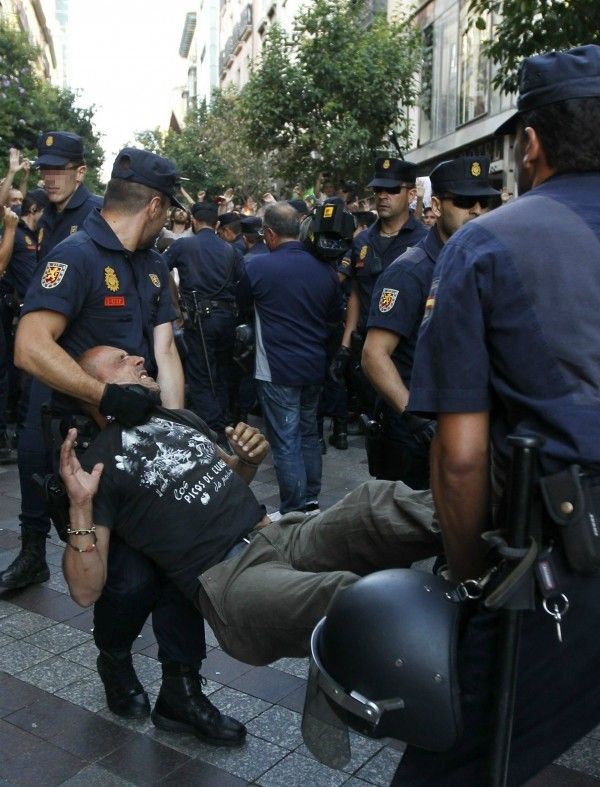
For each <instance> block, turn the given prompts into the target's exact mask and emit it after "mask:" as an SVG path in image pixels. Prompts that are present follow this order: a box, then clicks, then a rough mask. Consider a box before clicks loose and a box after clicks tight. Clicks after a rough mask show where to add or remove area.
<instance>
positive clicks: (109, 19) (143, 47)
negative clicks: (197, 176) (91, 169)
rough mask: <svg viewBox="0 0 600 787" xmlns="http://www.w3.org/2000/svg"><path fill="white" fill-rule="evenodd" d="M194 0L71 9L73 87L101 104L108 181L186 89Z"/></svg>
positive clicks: (84, 100) (133, 0)
mask: <svg viewBox="0 0 600 787" xmlns="http://www.w3.org/2000/svg"><path fill="white" fill-rule="evenodd" d="M194 5H195V4H194V3H193V2H191V0H168V2H166V3H164V2H159V0H103V2H102V3H93V2H89V0H76V2H71V3H70V4H69V23H68V43H67V48H68V63H67V72H68V82H69V86H70V87H71V88H72V89H73V90H78V89H79V90H81V91H82V95H81V99H80V103H81V104H82V105H87V106H89V105H90V104H95V105H96V115H95V117H96V128H97V129H98V131H99V132H100V133H101V134H102V145H103V148H104V151H105V153H106V161H105V166H104V170H103V175H104V177H105V178H107V179H108V176H109V174H110V169H111V166H112V161H113V160H114V158H115V156H116V154H117V153H118V151H119V150H120V148H121V147H123V146H124V145H125V144H126V143H128V142H133V141H134V133H135V132H136V131H141V130H144V129H147V128H155V127H156V126H161V127H163V128H164V127H166V126H167V124H168V121H169V117H170V112H171V108H172V107H173V106H174V96H175V95H176V93H177V90H174V89H176V88H179V89H181V85H183V84H184V83H185V79H186V74H185V69H186V67H185V64H184V61H183V60H182V58H180V57H179V42H180V38H181V32H182V29H183V23H184V21H185V15H186V12H187V11H189V10H193V8H194Z"/></svg>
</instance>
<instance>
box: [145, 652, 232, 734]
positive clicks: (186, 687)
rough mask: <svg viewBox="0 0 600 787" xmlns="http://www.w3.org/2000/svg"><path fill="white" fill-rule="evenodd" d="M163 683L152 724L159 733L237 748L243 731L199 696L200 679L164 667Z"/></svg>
mask: <svg viewBox="0 0 600 787" xmlns="http://www.w3.org/2000/svg"><path fill="white" fill-rule="evenodd" d="M162 668H163V679H162V684H161V687H160V692H159V695H158V699H157V700H156V705H155V706H154V710H153V711H152V721H153V722H154V725H155V726H156V727H158V728H159V729H161V730H169V731H170V732H191V733H192V735H195V736H196V737H197V738H200V740H202V741H204V742H205V743H210V744H212V745H213V746H241V745H242V744H243V743H244V740H245V739H246V728H245V727H244V725H243V724H241V723H240V722H239V721H236V720H235V719H232V718H231V717H230V716H224V715H223V714H222V713H221V712H220V711H219V710H218V709H217V708H215V706H214V705H213V704H212V703H211V702H210V700H209V699H208V698H207V697H206V696H205V695H204V694H203V692H202V681H203V678H202V677H201V675H200V674H199V673H198V670H197V669H195V668H194V667H190V666H188V665H186V664H174V663H164V664H163V665H162Z"/></svg>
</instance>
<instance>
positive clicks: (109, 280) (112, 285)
mask: <svg viewBox="0 0 600 787" xmlns="http://www.w3.org/2000/svg"><path fill="white" fill-rule="evenodd" d="M104 283H105V284H106V286H107V287H108V289H109V290H110V291H111V292H116V291H117V290H118V289H119V287H120V285H119V278H118V276H117V274H116V273H115V271H114V269H113V268H111V267H110V266H109V265H107V266H106V268H105V269H104Z"/></svg>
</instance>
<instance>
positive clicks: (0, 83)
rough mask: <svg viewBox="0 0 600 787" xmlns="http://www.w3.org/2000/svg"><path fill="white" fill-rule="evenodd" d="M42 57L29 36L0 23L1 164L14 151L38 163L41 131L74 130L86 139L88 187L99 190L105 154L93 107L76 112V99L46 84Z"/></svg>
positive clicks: (64, 91) (72, 94)
mask: <svg viewBox="0 0 600 787" xmlns="http://www.w3.org/2000/svg"><path fill="white" fill-rule="evenodd" d="M37 55H38V52H37V50H36V49H35V47H33V46H32V45H31V44H30V43H29V41H28V39H27V36H26V35H25V33H22V32H20V31H19V30H14V29H13V28H11V27H10V26H9V25H7V24H6V22H3V21H0V159H2V158H5V157H6V156H7V155H8V149H9V148H10V147H17V148H19V149H21V150H23V151H24V153H25V155H26V156H29V157H30V158H34V157H35V155H36V140H37V138H38V136H39V134H40V133H41V132H42V131H48V130H50V129H52V130H58V129H62V130H65V131H72V132H74V133H75V134H79V135H80V136H81V137H82V138H83V140H84V145H85V150H86V160H87V164H88V170H89V172H88V177H87V180H86V182H87V183H88V185H90V187H91V188H92V189H97V188H98V185H99V183H98V170H99V168H100V167H101V165H102V162H103V159H104V153H103V151H102V148H101V146H100V142H99V135H98V134H97V132H96V131H95V129H94V125H93V118H94V108H93V107H89V108H79V107H76V106H75V101H76V98H77V96H76V94H74V93H73V92H72V91H71V90H65V89H62V88H57V87H55V86H53V85H50V84H48V83H47V82H45V81H44V80H43V79H42V78H41V77H40V76H39V75H38V73H37V71H36V68H35V64H36V61H37Z"/></svg>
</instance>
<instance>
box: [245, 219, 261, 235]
mask: <svg viewBox="0 0 600 787" xmlns="http://www.w3.org/2000/svg"><path fill="white" fill-rule="evenodd" d="M240 224H241V225H242V232H246V233H248V234H251V233H257V232H260V230H261V228H262V219H261V218H260V216H243V217H242V219H241V220H240Z"/></svg>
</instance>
